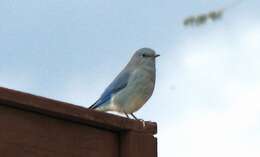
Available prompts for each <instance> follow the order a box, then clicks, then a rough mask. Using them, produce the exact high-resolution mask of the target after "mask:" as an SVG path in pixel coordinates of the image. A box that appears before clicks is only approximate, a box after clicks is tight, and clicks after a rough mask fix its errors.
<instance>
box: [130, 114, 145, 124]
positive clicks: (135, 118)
mask: <svg viewBox="0 0 260 157" xmlns="http://www.w3.org/2000/svg"><path fill="white" fill-rule="evenodd" d="M130 114H131V116H132V117H133V118H134V119H135V120H139V121H141V122H142V123H143V127H145V121H144V120H143V119H138V118H136V116H135V115H134V114H133V113H130Z"/></svg>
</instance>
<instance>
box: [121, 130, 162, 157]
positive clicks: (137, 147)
mask: <svg viewBox="0 0 260 157" xmlns="http://www.w3.org/2000/svg"><path fill="white" fill-rule="evenodd" d="M120 156H122V157H157V139H156V138H155V137H154V136H152V135H149V134H142V133H137V132H133V131H128V132H124V133H121V136H120Z"/></svg>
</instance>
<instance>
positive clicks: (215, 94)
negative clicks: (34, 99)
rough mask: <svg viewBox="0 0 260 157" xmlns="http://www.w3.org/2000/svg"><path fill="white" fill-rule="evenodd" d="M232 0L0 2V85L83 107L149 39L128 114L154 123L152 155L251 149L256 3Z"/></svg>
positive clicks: (259, 101) (258, 51)
mask: <svg viewBox="0 0 260 157" xmlns="http://www.w3.org/2000/svg"><path fill="white" fill-rule="evenodd" d="M234 2H235V1H231V0H224V1H217V0H183V1H177V0H165V1H155V0H149V1H148V0H144V1H137V0H132V1H120V0H114V1H109V0H96V1H90V0H74V1H67V0H44V1H40V0H23V1H20V0H0V19H1V21H0V86H2V87H7V88H12V89H16V90H22V91H25V92H29V93H33V94H36V95H41V96H44V97H49V98H53V99H57V100H61V101H66V102H70V103H73V104H76V105H80V106H85V107H88V106H90V105H91V104H92V103H93V102H95V101H96V99H97V98H98V97H99V96H100V94H101V93H102V92H103V90H104V88H105V87H106V86H107V85H108V84H109V83H110V82H111V81H112V80H113V79H114V77H115V76H116V75H117V74H118V72H120V71H121V69H122V68H123V67H124V66H125V64H126V63H127V62H128V60H129V59H130V57H131V56H132V54H133V52H134V51H135V50H137V49H139V48H142V47H150V48H153V49H154V50H156V51H157V53H159V54H161V57H159V58H158V60H157V61H158V62H157V81H156V88H155V92H154V94H153V96H152V98H151V99H150V100H149V102H148V103H147V104H146V105H145V106H144V107H143V108H142V109H141V110H139V111H138V112H137V114H136V115H137V116H138V117H140V118H143V119H145V120H151V121H156V122H157V123H158V134H157V137H158V142H159V145H158V149H159V150H158V151H159V156H160V157H208V156H211V157H219V156H222V157H230V156H237V157H245V156H249V157H259V156H260V149H259V146H260V70H259V69H260V61H259V60H260V43H259V41H260V11H259V6H260V1H258V0H249V1H241V3H237V4H236V5H231V4H234ZM223 8H224V9H225V10H224V12H223V15H222V16H221V19H218V20H216V21H207V22H205V21H204V22H202V23H201V24H199V25H187V23H186V24H185V19H187V17H188V18H189V17H191V16H194V15H195V16H197V15H198V16H199V15H200V14H207V13H208V12H211V11H214V10H219V9H220V10H221V9H223ZM186 22H187V21H186Z"/></svg>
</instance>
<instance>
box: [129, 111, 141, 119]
mask: <svg viewBox="0 0 260 157" xmlns="http://www.w3.org/2000/svg"><path fill="white" fill-rule="evenodd" d="M130 114H131V116H132V117H133V118H134V119H135V120H139V119H138V118H136V116H135V115H134V114H133V113H130Z"/></svg>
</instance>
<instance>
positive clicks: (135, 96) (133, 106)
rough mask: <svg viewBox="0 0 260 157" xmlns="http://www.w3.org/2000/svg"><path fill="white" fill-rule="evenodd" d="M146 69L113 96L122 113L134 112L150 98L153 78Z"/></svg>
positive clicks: (114, 102)
mask: <svg viewBox="0 0 260 157" xmlns="http://www.w3.org/2000/svg"><path fill="white" fill-rule="evenodd" d="M151 77H152V76H151V75H149V73H147V72H146V71H142V72H141V73H140V72H139V74H137V75H136V77H134V78H133V79H132V80H130V81H129V84H128V85H127V87H126V88H124V89H123V90H122V91H120V92H118V93H117V94H116V95H115V96H114V98H113V102H112V103H113V104H116V106H117V107H118V110H119V111H120V112H124V113H134V112H135V111H137V110H138V109H140V108H141V107H142V106H143V105H144V104H145V103H146V101H147V100H148V99H149V98H150V96H151V95H152V93H153V89H154V80H153V79H151Z"/></svg>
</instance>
